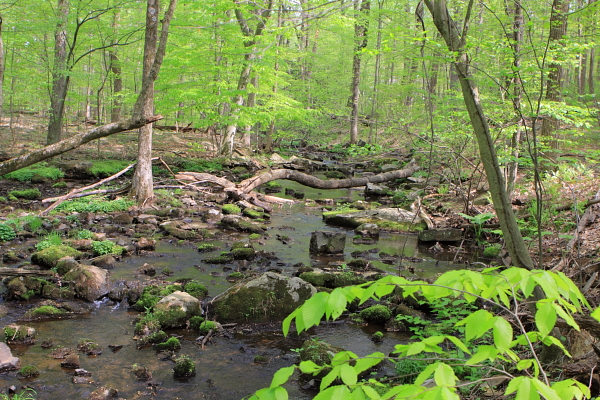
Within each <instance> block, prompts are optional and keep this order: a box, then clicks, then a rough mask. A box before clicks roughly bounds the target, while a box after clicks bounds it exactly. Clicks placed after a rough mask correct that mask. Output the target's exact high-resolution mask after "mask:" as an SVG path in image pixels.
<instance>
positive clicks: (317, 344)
mask: <svg viewBox="0 0 600 400" xmlns="http://www.w3.org/2000/svg"><path fill="white" fill-rule="evenodd" d="M340 351H344V349H342V348H340V347H335V346H332V345H330V344H329V343H327V342H324V341H322V340H319V339H309V340H306V341H305V342H304V343H303V344H302V347H301V348H300V351H299V353H298V356H299V358H300V361H312V362H314V363H315V364H317V365H320V366H323V365H327V364H331V360H332V359H333V357H334V356H335V355H336V354H337V353H339V352H340ZM329 371H331V368H326V369H324V370H323V371H321V372H320V373H319V374H318V375H317V376H316V378H318V379H320V378H323V377H324V376H325V375H327V374H328V373H329ZM303 377H306V378H307V379H314V378H315V377H314V376H313V375H312V374H304V376H303Z"/></svg>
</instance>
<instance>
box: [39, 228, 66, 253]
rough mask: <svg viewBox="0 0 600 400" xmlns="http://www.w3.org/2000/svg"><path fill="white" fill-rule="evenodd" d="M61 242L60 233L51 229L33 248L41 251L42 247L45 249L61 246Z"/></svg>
mask: <svg viewBox="0 0 600 400" xmlns="http://www.w3.org/2000/svg"><path fill="white" fill-rule="evenodd" d="M62 244H63V240H62V237H61V235H60V233H59V232H57V231H53V232H50V233H49V234H48V235H46V237H45V238H44V239H43V240H41V241H39V242H37V243H36V245H35V249H36V250H37V251H42V250H44V249H47V248H48V247H52V246H61V245H62Z"/></svg>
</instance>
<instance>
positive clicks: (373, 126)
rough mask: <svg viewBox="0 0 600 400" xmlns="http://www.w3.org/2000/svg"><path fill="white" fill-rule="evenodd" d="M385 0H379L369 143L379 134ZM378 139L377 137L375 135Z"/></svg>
mask: <svg viewBox="0 0 600 400" xmlns="http://www.w3.org/2000/svg"><path fill="white" fill-rule="evenodd" d="M384 2H385V0H379V3H378V8H379V15H378V18H377V47H376V49H377V54H376V55H375V74H374V76H373V100H372V101H371V124H370V126H369V143H373V132H374V131H375V136H376V135H377V131H376V129H377V123H376V121H377V119H376V118H375V108H376V107H377V90H378V86H379V76H380V74H381V29H382V28H383V15H382V10H383V4H384ZM375 140H377V137H375Z"/></svg>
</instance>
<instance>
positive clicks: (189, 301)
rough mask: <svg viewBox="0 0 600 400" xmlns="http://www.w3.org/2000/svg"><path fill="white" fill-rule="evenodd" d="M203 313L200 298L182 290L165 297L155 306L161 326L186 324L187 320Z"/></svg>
mask: <svg viewBox="0 0 600 400" xmlns="http://www.w3.org/2000/svg"><path fill="white" fill-rule="evenodd" d="M201 314H202V311H201V310H200V300H198V299H197V298H196V297H194V296H192V295H190V294H188V293H186V292H181V291H176V292H173V293H171V294H169V295H167V296H165V297H163V298H162V299H161V300H160V301H159V302H158V303H156V305H155V306H154V315H155V316H156V318H157V319H158V321H159V322H160V326H161V328H178V327H181V326H185V323H186V321H187V320H189V319H190V318H192V317H193V316H195V315H201Z"/></svg>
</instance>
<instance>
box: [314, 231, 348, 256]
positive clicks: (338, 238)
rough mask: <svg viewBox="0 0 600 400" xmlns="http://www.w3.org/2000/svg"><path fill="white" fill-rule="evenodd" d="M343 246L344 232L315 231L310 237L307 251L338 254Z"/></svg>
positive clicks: (342, 250) (342, 249)
mask: <svg viewBox="0 0 600 400" xmlns="http://www.w3.org/2000/svg"><path fill="white" fill-rule="evenodd" d="M345 246H346V234H345V233H339V232H326V231H315V232H313V233H312V234H311V237H310V247H309V251H310V253H311V254H340V253H343V252H344V247H345Z"/></svg>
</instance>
